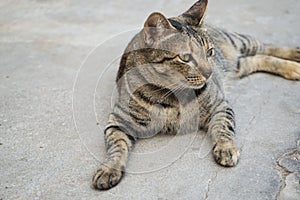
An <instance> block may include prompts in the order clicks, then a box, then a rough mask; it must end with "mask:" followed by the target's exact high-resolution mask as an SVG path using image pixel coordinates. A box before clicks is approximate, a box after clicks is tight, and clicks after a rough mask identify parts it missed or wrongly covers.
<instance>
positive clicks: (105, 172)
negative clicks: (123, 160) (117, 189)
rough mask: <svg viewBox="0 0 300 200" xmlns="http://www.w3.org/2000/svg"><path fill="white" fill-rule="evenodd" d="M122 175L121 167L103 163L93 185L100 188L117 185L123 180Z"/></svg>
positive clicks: (104, 188)
mask: <svg viewBox="0 0 300 200" xmlns="http://www.w3.org/2000/svg"><path fill="white" fill-rule="evenodd" d="M122 176H123V172H122V170H121V169H115V168H111V167H109V166H107V165H105V164H102V165H101V166H100V168H99V169H98V170H97V172H96V173H95V175H94V177H93V186H94V188H95V189H98V190H108V189H110V188H112V187H114V186H116V185H117V184H118V183H119V182H120V181H121V179H122Z"/></svg>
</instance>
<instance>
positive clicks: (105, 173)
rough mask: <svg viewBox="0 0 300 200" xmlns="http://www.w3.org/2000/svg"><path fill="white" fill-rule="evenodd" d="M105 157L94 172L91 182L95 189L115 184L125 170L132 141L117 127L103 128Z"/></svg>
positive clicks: (107, 187) (104, 188)
mask: <svg viewBox="0 0 300 200" xmlns="http://www.w3.org/2000/svg"><path fill="white" fill-rule="evenodd" d="M104 134H105V142H106V148H107V153H106V158H105V160H104V162H103V163H102V164H101V165H100V167H99V168H98V170H97V172H96V173H95V175H94V177H93V180H92V183H93V186H94V188H95V189H99V190H107V189H110V188H112V187H114V186H115V185H117V184H118V183H119V182H120V181H121V179H122V177H123V173H124V170H125V166H126V162H127V159H128V155H129V151H130V150H131V147H132V141H131V139H130V138H129V136H128V135H126V134H125V133H124V132H123V131H121V130H120V129H119V128H118V127H114V126H112V127H109V128H107V129H106V130H105V132H104Z"/></svg>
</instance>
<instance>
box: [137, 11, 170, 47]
mask: <svg viewBox="0 0 300 200" xmlns="http://www.w3.org/2000/svg"><path fill="white" fill-rule="evenodd" d="M170 29H173V30H175V28H174V27H173V26H172V25H171V24H170V22H169V21H168V19H167V18H166V17H165V16H164V15H162V14H161V13H158V12H154V13H152V14H151V15H150V16H149V17H148V19H147V20H146V22H145V24H144V29H143V36H144V40H145V43H146V44H147V45H148V46H153V45H154V44H155V43H156V42H158V41H159V39H160V38H161V37H162V36H163V35H164V34H165V33H166V32H167V31H169V30H170Z"/></svg>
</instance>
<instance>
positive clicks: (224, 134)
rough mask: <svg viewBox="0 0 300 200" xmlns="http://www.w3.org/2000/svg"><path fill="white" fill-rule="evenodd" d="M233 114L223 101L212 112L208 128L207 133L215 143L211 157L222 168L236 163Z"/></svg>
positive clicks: (236, 150) (237, 151) (236, 152)
mask: <svg viewBox="0 0 300 200" xmlns="http://www.w3.org/2000/svg"><path fill="white" fill-rule="evenodd" d="M234 120H235V119H234V112H233V110H232V109H231V108H230V107H229V106H228V105H227V103H226V102H225V101H224V102H223V103H221V104H220V105H219V106H218V108H217V109H216V110H215V111H214V113H213V114H212V116H211V120H210V123H209V126H208V132H209V134H210V135H211V137H212V140H213V142H214V143H215V146H214V149H213V156H214V158H215V160H216V162H217V163H219V164H220V165H222V166H226V167H232V166H235V165H236V164H237V162H238V158H239V156H240V153H239V150H238V148H237V147H236V145H235V144H234V141H233V137H234V134H235V130H234V126H235V121H234Z"/></svg>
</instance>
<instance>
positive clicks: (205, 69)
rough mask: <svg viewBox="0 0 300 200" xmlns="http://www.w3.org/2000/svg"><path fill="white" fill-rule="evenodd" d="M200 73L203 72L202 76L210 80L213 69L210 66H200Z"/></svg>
mask: <svg viewBox="0 0 300 200" xmlns="http://www.w3.org/2000/svg"><path fill="white" fill-rule="evenodd" d="M198 69H199V71H200V72H201V74H202V76H204V77H205V78H206V79H208V78H209V77H210V76H211V74H212V68H211V67H210V66H205V65H202V66H199V67H198Z"/></svg>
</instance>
